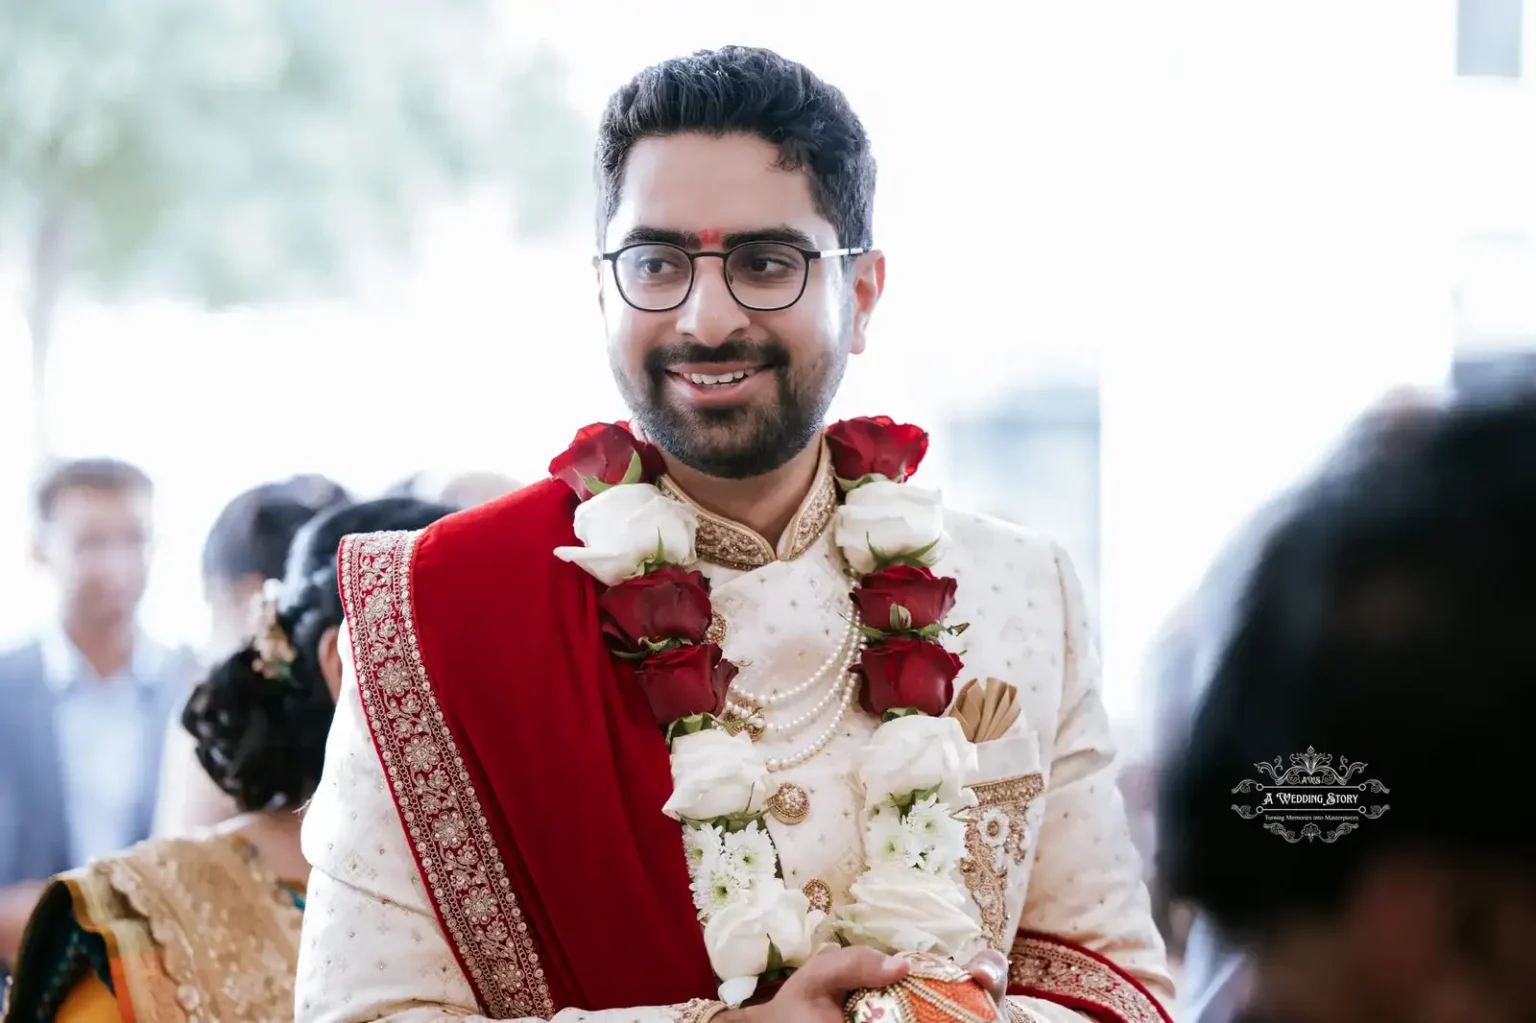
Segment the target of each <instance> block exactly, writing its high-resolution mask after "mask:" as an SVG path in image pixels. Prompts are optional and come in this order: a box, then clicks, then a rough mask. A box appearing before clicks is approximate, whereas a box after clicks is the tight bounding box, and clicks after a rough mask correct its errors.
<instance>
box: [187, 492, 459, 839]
mask: <svg viewBox="0 0 1536 1023" xmlns="http://www.w3.org/2000/svg"><path fill="white" fill-rule="evenodd" d="M453 510H454V509H452V508H450V507H448V506H447V505H443V504H433V503H429V502H426V501H418V500H416V499H415V498H410V497H389V498H382V499H380V500H376V501H364V502H361V503H359V504H353V505H346V506H343V507H340V508H336V509H333V510H332V511H329V512H326V513H324V514H322V515H320V516H318V517H316V518H314V519H313V520H311V521H310V522H309V523H307V524H306V525H305V526H304V527H303V528H302V529H301V530H300V531H299V534H298V536H296V537H295V538H294V541H293V548H292V552H291V554H290V557H289V559H288V565H287V570H286V574H285V575H284V578H283V585H282V590H281V595H280V596H279V597H278V600H277V622H278V624H279V625H280V626H281V628H282V631H283V633H284V636H285V638H286V639H287V641H288V643H289V645H290V646H291V647H292V648H293V662H292V664H291V665H290V666H289V669H288V672H287V677H285V678H281V679H273V678H268V677H267V676H266V675H264V674H262V672H261V671H259V670H258V668H257V661H258V660H259V656H260V655H259V654H258V652H257V649H256V644H255V641H254V640H253V641H252V642H250V643H247V644H246V645H245V646H244V647H243V648H242V649H241V650H239V651H238V652H236V653H235V654H233V655H231V656H230V657H229V658H228V659H227V660H225V661H224V662H223V663H222V664H220V665H218V666H217V667H216V668H214V669H213V671H212V672H211V673H210V674H209V676H208V678H207V679H206V680H204V681H203V682H202V683H201V684H200V685H199V686H198V687H197V688H196V689H195V690H194V691H193V693H192V696H191V698H190V699H189V700H188V701H187V705H186V708H185V709H184V710H183V711H182V715H181V724H182V727H184V728H185V729H186V730H187V731H188V732H190V733H191V734H192V736H193V738H195V739H196V740H197V759H198V760H199V761H200V762H201V763H202V765H203V769H204V770H205V771H207V772H208V776H209V777H210V778H212V779H213V781H214V784H216V785H218V787H219V788H221V789H223V790H224V791H225V792H227V793H228V794H229V795H231V796H233V797H234V798H235V800H236V801H237V802H238V803H239V804H240V806H241V808H242V809H245V810H278V809H284V808H291V807H297V806H300V805H302V804H303V802H304V801H305V800H307V799H308V798H309V797H310V795H312V794H313V792H314V790H315V786H316V785H317V784H318V783H319V780H320V769H321V766H322V764H323V763H324V760H325V738H326V734H327V733H328V732H329V731H330V727H331V716H332V714H333V712H334V710H335V705H334V703H333V702H332V699H331V693H330V690H329V688H327V686H326V683H325V677H324V674H323V673H322V672H321V670H320V640H321V638H322V637H323V636H324V635H325V632H326V630H328V629H331V628H333V627H339V626H340V625H341V622H342V608H341V594H340V592H339V590H338V586H337V579H336V550H337V548H338V547H339V546H340V545H341V541H342V538H343V537H346V536H349V535H351V534H353V533H373V532H381V531H388V530H414V529H424V528H426V527H427V526H429V525H431V524H432V523H433V522H436V521H437V520H438V519H440V518H442V517H443V516H444V515H448V514H450V513H451V512H452V511H453Z"/></svg>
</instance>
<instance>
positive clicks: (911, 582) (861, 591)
mask: <svg viewBox="0 0 1536 1023" xmlns="http://www.w3.org/2000/svg"><path fill="white" fill-rule="evenodd" d="M955 585H956V584H955V580H953V579H951V578H949V577H948V576H941V577H936V576H934V574H933V573H932V572H930V571H928V570H927V569H926V568H915V567H913V566H911V565H892V566H891V567H889V568H882V569H881V570H880V571H878V572H873V573H871V574H869V575H867V576H865V577H864V582H863V583H861V584H860V585H859V588H858V589H856V590H854V591H853V602H854V603H855V604H856V605H858V608H859V615H860V617H861V618H863V620H864V624H865V625H867V626H868V627H870V628H871V629H879V630H880V631H881V632H898V631H901V630H903V629H914V630H916V629H924V628H927V627H928V626H930V625H938V624H940V623H941V622H943V621H944V619H945V617H946V616H948V614H949V612H950V611H951V610H953V609H954V606H955ZM898 607H900V608H905V609H906V612H907V617H908V618H909V620H908V621H907V622H906V623H904V624H900V625H898V624H896V623H894V622H892V620H891V612H892V611H893V610H895V609H896V608H898ZM898 617H899V612H898Z"/></svg>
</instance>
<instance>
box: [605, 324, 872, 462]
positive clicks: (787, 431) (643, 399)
mask: <svg viewBox="0 0 1536 1023" xmlns="http://www.w3.org/2000/svg"><path fill="white" fill-rule="evenodd" d="M845 340H846V339H845ZM732 362H734V363H743V362H745V363H753V364H756V365H758V366H760V367H761V368H760V369H758V370H757V372H758V373H771V374H773V377H774V384H775V387H774V394H773V397H772V398H770V399H766V400H764V399H758V400H756V401H749V402H743V403H742V404H740V405H734V406H728V407H722V408H694V407H689V406H688V405H686V404H684V403H683V402H682V401H680V400H679V399H677V398H673V397H669V390H670V385H669V383H668V379H667V378H668V376H669V374H668V368H669V367H671V366H680V365H685V364H686V365H697V366H703V365H709V364H721V365H723V364H726V363H732ZM847 364H848V347H847V345H846V344H839V345H838V346H837V347H836V348H835V349H832V350H824V351H823V352H821V353H820V354H818V355H817V356H815V357H813V358H811V359H810V360H809V361H807V362H805V363H803V364H799V365H797V364H795V363H794V362H792V361H791V359H790V357H789V351H788V350H787V349H786V348H785V347H784V346H783V345H782V344H780V343H779V342H777V341H727V342H725V343H724V344H721V345H718V346H713V347H711V346H709V345H700V344H688V343H678V344H674V345H667V346H665V347H663V348H656V349H652V350H651V351H649V352H647V353H646V356H645V363H644V366H643V372H642V374H641V377H640V379H638V380H637V379H634V378H633V377H631V376H630V375H629V374H628V373H626V372H625V370H624V368H623V367H622V366H621V365H620V364H619V362H618V358H617V355H615V357H614V362H613V369H614V376H615V377H616V378H617V380H618V381H619V389H620V390H621V391H622V392H623V396H624V401H625V403H626V404H627V405H628V406H629V408H630V411H631V412H632V413H633V414H634V417H635V421H636V422H638V423H639V425H640V428H641V429H642V430H643V431H645V436H646V438H647V439H649V440H650V441H652V442H653V443H655V444H656V445H658V446H659V447H661V448H662V449H663V450H664V451H666V452H667V453H668V454H670V455H671V456H672V457H673V458H676V459H677V460H678V461H679V462H682V463H683V464H684V465H686V466H688V467H689V468H690V469H693V470H695V471H697V472H701V473H704V474H705V475H707V476H714V477H716V478H718V479H749V478H751V477H753V476H761V475H763V474H765V473H769V472H772V471H773V470H775V469H777V468H779V467H780V466H782V465H783V464H785V463H786V462H788V461H789V460H790V459H791V458H794V457H795V456H796V455H797V454H799V453H800V452H801V451H804V450H805V449H806V447H807V446H808V445H809V444H810V443H811V441H813V440H815V438H816V435H817V433H818V432H819V431H820V430H821V425H822V422H823V420H825V418H826V415H827V409H828V408H830V407H831V405H832V398H833V396H834V395H835V394H836V393H837V388H838V385H839V384H841V383H842V380H843V370H844V369H845V368H846V367H847Z"/></svg>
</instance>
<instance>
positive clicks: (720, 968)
mask: <svg viewBox="0 0 1536 1023" xmlns="http://www.w3.org/2000/svg"><path fill="white" fill-rule="evenodd" d="M597 174H598V178H599V185H600V194H601V199H600V202H601V206H600V208H599V216H598V233H599V246H600V252H601V256H600V258H599V259H597V260H596V268H597V271H598V282H599V302H600V304H601V306H602V310H603V313H604V317H605V319H606V322H607V328H608V343H609V352H610V357H611V361H612V365H613V370H614V377H615V379H616V380H617V382H618V384H619V387H620V390H621V391H622V393H623V396H624V398H625V401H626V402H627V403H628V405H629V407H630V408H631V410H632V411H633V415H634V425H633V427H632V428H631V429H625V428H622V427H618V426H609V427H594V428H589V429H588V430H585V431H583V432H582V434H581V435H580V436H579V437H578V440H577V442H576V443H575V444H573V446H572V448H571V449H570V450H569V451H567V452H566V453H565V454H563V455H560V456H559V457H557V458H556V459H555V462H554V463H553V464H552V466H551V470H552V475H554V476H555V477H556V478H555V479H551V480H549V481H546V482H544V483H542V484H537V485H534V486H532V487H528V488H526V489H525V490H523V491H520V492H519V493H517V494H514V495H510V496H508V497H506V498H504V499H502V500H500V501H498V502H495V503H492V504H490V505H487V506H484V507H481V508H478V509H474V510H472V511H468V512H465V513H463V514H461V515H458V516H455V517H453V518H450V519H447V520H444V521H443V522H442V523H440V524H439V525H438V526H436V527H434V528H432V529H429V530H427V531H425V532H423V533H421V534H412V535H382V536H365V537H354V538H351V539H349V541H348V542H347V543H346V544H345V545H344V546H343V549H342V554H341V559H342V579H343V597H344V601H345V606H346V611H347V620H348V630H349V636H350V658H349V660H348V663H347V666H346V667H347V670H346V681H345V683H344V687H343V691H342V694H341V697H340V702H339V704H338V707H337V712H336V721H335V725H334V727H333V730H332V733H331V737H330V742H329V744H328V747H327V754H326V756H327V762H326V768H325V775H324V779H323V781H322V783H321V787H320V791H319V792H318V793H317V794H316V796H315V799H314V801H313V803H312V805H311V807H310V809H309V811H308V815H307V817H306V820H305V826H304V849H305V853H306V855H307V857H308V858H309V860H310V862H311V863H312V864H313V867H314V873H313V875H312V877H311V880H310V885H309V890H308V908H307V911H306V914H305V923H304V943H303V952H302V955H301V959H300V965H299V976H298V983H297V1007H296V1014H297V1019H298V1020H299V1023H341V1021H361V1020H396V1021H401V1023H404V1021H414V1020H436V1019H441V1018H444V1017H451V1018H461V1017H466V1016H467V1017H473V1018H485V1017H488V1018H492V1019H498V1020H503V1019H545V1020H548V1019H553V1020H558V1021H560V1023H567V1021H572V1023H573V1021H577V1020H612V1021H619V1020H624V1021H645V1023H652V1021H656V1023H660V1021H663V1020H666V1021H672V1020H687V1021H703V1020H707V1019H713V1020H715V1021H716V1023H728V1021H746V1023H753V1021H756V1023H779V1021H783V1023H791V1021H795V1023H799V1021H809V1023H817V1021H821V1020H827V1021H832V1020H840V1019H841V1018H842V1005H843V1002H844V999H845V997H846V996H847V995H848V994H849V993H850V992H854V991H857V990H860V989H863V988H867V987H878V986H882V985H885V984H888V983H891V982H893V981H896V980H898V979H901V978H903V977H906V976H907V975H908V973H909V971H915V972H916V973H922V972H923V968H922V967H921V966H913V965H912V964H911V963H910V962H908V961H906V960H895V961H893V960H891V959H888V958H887V956H886V955H885V953H891V952H912V951H932V952H934V953H936V954H937V955H939V956H941V957H942V958H945V959H953V960H954V961H956V962H960V963H966V964H969V965H970V968H971V970H972V973H973V975H975V976H977V977H978V978H979V979H981V980H983V981H985V982H986V985H985V986H988V987H989V988H991V990H992V991H993V993H994V994H995V995H996V996H998V997H999V998H1001V997H1002V995H1003V992H1004V990H1006V994H1007V997H1006V999H1005V1002H1006V1005H1005V1008H1004V1010H1003V1014H1004V1015H1005V1016H1006V1017H1007V1018H1010V1019H1015V1020H1036V1021H1039V1020H1052V1021H1055V1020H1084V1019H1092V1020H1111V1021H1127V1023H1129V1021H1136V1023H1143V1021H1153V1020H1166V1019H1167V1016H1166V1014H1165V1013H1164V1011H1163V1010H1162V1008H1161V1004H1162V1003H1166V1002H1167V1001H1168V1000H1169V997H1170V995H1171V985H1170V982H1169V979H1168V976H1167V971H1166V967H1165V962H1164V951H1163V946H1162V942H1161V940H1160V939H1159V937H1158V934H1157V932H1156V930H1155V929H1154V927H1153V925H1152V921H1151V917H1150V913H1149V910H1148V900H1147V895H1146V892H1145V890H1144V889H1143V887H1142V884H1141V881H1140V877H1141V871H1140V866H1139V864H1138V862H1137V857H1136V854H1135V852H1134V851H1133V849H1132V845H1131V841H1130V837H1129V834H1128V831H1127V826H1126V821H1125V817H1124V813H1123V809H1122V806H1121V802H1120V798H1119V795H1118V793H1117V790H1116V786H1115V778H1114V765H1113V750H1112V748H1111V744H1110V738H1109V727H1108V722H1107V720H1106V718H1105V713H1104V709H1103V706H1102V704H1101V701H1100V695H1099V680H1098V672H1097V661H1096V656H1095V652H1094V648H1093V645H1092V642H1091V639H1090V637H1089V635H1088V632H1087V627H1086V623H1085V620H1084V609H1083V600H1082V595H1081V593H1080V591H1079V588H1078V583H1077V579H1076V577H1075V575H1074V573H1073V571H1072V569H1071V566H1070V565H1069V564H1068V562H1067V559H1066V557H1065V556H1064V555H1063V554H1062V552H1061V551H1060V549H1059V548H1057V547H1056V546H1054V545H1053V544H1051V543H1050V542H1048V541H1046V540H1043V539H1040V538H1038V537H1036V536H1034V535H1032V534H1029V533H1027V532H1025V531H1023V530H1020V529H1016V528H1014V527H1012V526H1008V525H1005V524H1002V523H1000V522H995V521H992V520H988V519H984V518H981V517H979V516H975V515H969V514H964V513H960V512H955V511H951V510H946V509H943V508H941V507H940V506H939V505H938V504H937V495H936V494H933V493H932V492H929V491H925V490H921V489H919V488H916V487H912V486H910V485H909V484H907V483H906V482H905V481H906V479H907V477H909V476H910V475H911V474H912V472H913V471H915V470H916V468H917V465H918V463H919V462H920V461H921V458H922V455H923V453H924V451H925V450H926V445H927V439H926V435H924V434H922V432H921V431H918V430H916V429H915V428H906V427H897V426H896V425H895V424H892V423H890V422H889V421H888V420H858V421H854V422H852V423H848V424H840V425H839V426H837V427H835V428H834V429H832V430H824V428H823V423H824V418H825V415H826V412H827V409H828V407H829V405H830V404H831V401H832V397H833V395H834V393H835V392H836V390H837V387H838V384H839V382H840V381H841V379H842V375H843V371H844V369H845V367H846V365H847V360H848V356H849V355H851V354H857V353H859V352H862V351H863V349H864V346H865V343H866V332H867V328H868V324H869V319H870V316H871V315H872V314H873V312H874V308H875V305H876V303H877V302H878V300H879V298H880V294H881V291H882V289H883V286H884V282H885V258H884V256H883V255H881V254H880V253H879V252H878V251H877V250H875V249H873V248H872V227H871V210H872V207H873V200H874V186H875V165H874V160H873V157H872V156H871V153H870V148H869V141H868V139H867V137H866V135H865V133H864V129H863V127H862V125H861V124H860V122H859V120H858V118H857V117H856V116H855V115H854V113H853V111H852V110H851V109H850V108H849V106H848V103H847V100H846V99H845V98H844V97H843V95H842V94H841V93H840V92H838V91H837V90H836V89H834V88H832V87H831V86H829V85H827V84H826V83H824V82H822V81H820V80H819V79H817V78H816V77H815V76H813V75H812V74H811V73H810V72H809V71H807V70H806V69H805V68H804V67H801V66H800V65H798V64H795V63H792V62H790V61H787V60H784V59H783V58H781V57H779V56H777V55H775V54H773V53H770V52H768V51H766V50H759V49H749V48H742V47H728V48H725V49H722V50H718V51H713V52H702V53H698V54H695V55H693V56H691V57H686V58H680V59H676V60H672V61H668V62H666V63H664V64H661V65H659V66H657V67H654V68H650V69H648V70H646V71H643V72H641V73H640V74H639V75H638V76H637V77H636V78H635V79H634V80H633V81H632V82H630V83H629V84H628V85H626V86H625V87H624V88H623V89H621V90H620V91H619V92H618V93H617V94H615V95H614V97H613V98H612V100H611V101H610V103H609V105H608V108H607V110H606V112H605V114H604V116H603V121H602V126H601V131H600V137H599V142H598V149H597ZM962 627H968V631H966V633H965V637H964V643H963V644H959V643H955V642H954V641H953V639H952V638H951V637H952V636H953V635H955V634H957V633H958V632H959V631H960V629H961V628H962ZM962 646H963V656H957V653H959V652H960V651H961V648H962ZM342 649H343V650H344V651H346V650H348V649H349V644H347V643H343V644H342ZM972 683H974V684H972ZM957 689H958V690H960V692H959V694H958V695H956V690H957ZM952 705H953V707H952ZM951 709H953V713H948V712H949V711H950V710H951ZM716 722H720V723H722V724H723V725H724V726H725V727H724V728H723V729H722V728H715V727H711V725H713V724H714V723H716ZM664 728H665V729H666V734H665V735H664V733H663V729H664ZM668 740H670V743H669V741H668ZM669 750H670V757H669ZM852 774H857V775H858V780H859V784H853V783H852V781H851V780H850V775H852ZM961 811H965V812H963V813H962V812H961ZM838 945H849V946H851V947H841V948H840V947H837V946H838ZM989 953H990V954H991V955H992V956H993V957H994V958H995V960H996V962H997V963H998V966H999V968H997V969H996V970H995V972H994V975H992V976H989V975H988V973H989V969H990V967H989V963H990V962H991V961H992V960H989V959H988V954H989ZM1003 956H1007V958H1008V967H1007V970H1006V974H1007V975H1006V978H1005V977H1004V976H1002V974H1003V973H1004V972H1005V971H1003V970H1002V969H1001V968H1000V967H1001V963H1002V957H1003ZM787 967H799V968H798V969H795V970H794V971H793V972H789V971H788V970H787V969H786V968H787ZM786 973H787V975H788V979H787V980H786V979H784V978H785V976H786ZM721 999H728V1000H729V1003H730V1004H728V1003H727V1002H726V1001H722V1000H721ZM476 1013H479V1014H482V1015H481V1016H475V1015H474V1014H476ZM991 1014H992V1010H991V1008H988V1009H987V1011H986V1015H988V1016H990V1015H991ZM979 1018H981V1017H979Z"/></svg>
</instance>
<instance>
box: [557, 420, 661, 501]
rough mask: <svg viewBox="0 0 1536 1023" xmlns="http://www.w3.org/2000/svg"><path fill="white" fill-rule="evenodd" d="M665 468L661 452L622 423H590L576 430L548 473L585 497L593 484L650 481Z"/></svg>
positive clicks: (579, 495)
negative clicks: (569, 444) (574, 435)
mask: <svg viewBox="0 0 1536 1023" xmlns="http://www.w3.org/2000/svg"><path fill="white" fill-rule="evenodd" d="M665 471H666V466H665V465H663V463H662V461H661V452H660V451H658V450H657V449H656V448H655V447H653V446H651V445H650V444H647V443H646V442H645V441H642V440H639V439H637V438H636V437H635V435H634V434H632V433H630V432H629V430H627V429H626V428H625V427H624V425H623V424H621V423H593V424H592V425H591V426H584V427H582V428H581V429H580V430H579V431H577V433H576V439H575V440H573V441H571V446H570V447H568V448H566V449H565V450H564V451H563V452H561V453H560V454H559V455H557V456H556V457H555V460H554V461H552V462H550V463H549V474H550V475H551V476H553V477H555V478H556V479H558V480H560V481H561V482H563V483H564V484H565V485H566V486H568V487H570V488H571V489H572V490H574V491H575V492H576V496H577V497H579V498H581V499H582V500H583V501H585V500H586V499H587V498H589V497H591V496H592V494H593V484H594V483H596V484H598V485H599V486H598V487H597V489H599V490H602V489H605V488H607V487H615V486H618V485H619V484H621V483H651V482H653V481H654V480H655V479H656V477H658V476H660V475H661V474H662V473H663V472H665Z"/></svg>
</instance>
